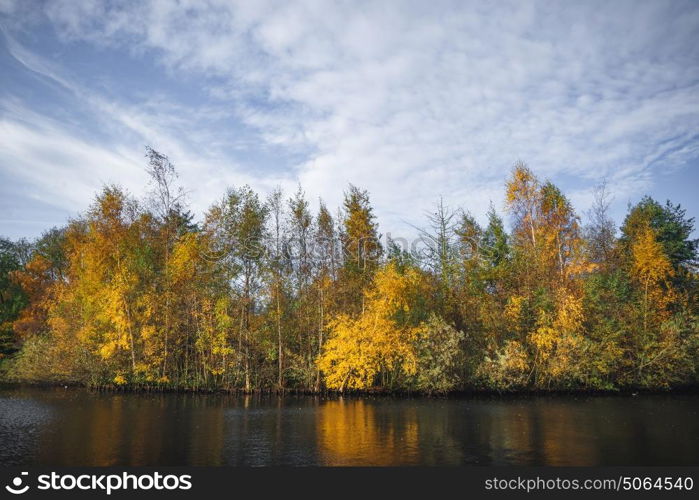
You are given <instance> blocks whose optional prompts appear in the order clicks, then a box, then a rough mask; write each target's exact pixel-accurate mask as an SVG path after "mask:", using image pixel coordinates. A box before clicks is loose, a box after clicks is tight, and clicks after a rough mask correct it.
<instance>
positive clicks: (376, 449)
mask: <svg viewBox="0 0 699 500" xmlns="http://www.w3.org/2000/svg"><path fill="white" fill-rule="evenodd" d="M698 442H699V397H698V396H680V395H677V396H640V397H636V398H631V397H628V398H627V397H594V398H593V397H583V398H580V397H535V398H534V397H532V398H505V399H501V398H471V399H419V398H416V399H390V398H366V399H360V398H339V399H319V398H311V397H289V398H274V397H252V396H246V397H235V396H226V395H192V394H123V393H115V394H111V393H95V392H90V391H86V390H63V389H36V388H16V387H3V388H0V465H22V464H26V465H31V464H40V465H54V466H70V465H100V466H102V465H187V464H191V465H316V464H317V465H413V464H414V465H459V464H496V465H499V464H521V465H596V464H599V465H697V464H699V446H697V443H698Z"/></svg>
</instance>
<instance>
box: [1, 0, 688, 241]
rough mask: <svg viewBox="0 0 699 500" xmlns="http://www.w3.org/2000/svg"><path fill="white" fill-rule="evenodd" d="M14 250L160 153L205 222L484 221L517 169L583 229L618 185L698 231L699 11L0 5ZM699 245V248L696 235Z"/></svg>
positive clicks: (632, 5)
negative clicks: (297, 213) (283, 213)
mask: <svg viewBox="0 0 699 500" xmlns="http://www.w3.org/2000/svg"><path fill="white" fill-rule="evenodd" d="M0 30H1V33H0V235H4V236H9V237H12V238H19V237H35V236H37V235H39V234H40V233H41V232H42V231H43V230H45V229H48V228H50V227H51V226H54V225H61V224H63V223H64V222H65V221H66V220H67V219H68V218H69V217H74V216H75V215H77V214H78V213H80V212H82V211H84V210H85V209H86V208H87V206H88V205H89V203H90V201H91V200H92V198H93V197H94V194H95V192H96V191H97V190H99V189H100V186H101V185H102V184H104V183H108V182H109V183H118V184H121V185H122V186H124V187H125V188H127V189H128V190H129V191H130V192H131V193H133V194H134V195H137V196H141V195H143V194H144V193H145V191H146V190H147V178H146V175H145V172H144V169H143V167H144V164H145V161H144V158H143V154H144V153H143V150H144V146H145V145H147V144H148V145H151V146H152V147H154V148H156V149H158V150H160V151H161V152H164V153H166V154H168V155H169V156H170V157H171V159H172V160H173V162H174V163H175V164H176V166H177V168H178V170H179V172H180V180H181V182H182V184H183V185H184V186H185V187H186V188H187V189H188V191H189V194H188V198H189V202H190V205H191V208H192V209H193V210H194V211H195V212H196V213H197V214H198V215H199V216H201V215H202V214H203V212H204V211H205V210H206V208H207V207H208V206H209V205H210V204H211V203H212V202H213V201H215V200H217V199H218V198H219V197H220V196H222V194H223V192H224V191H225V188H226V186H233V185H241V184H244V183H246V184H249V185H251V186H252V187H253V188H255V189H257V190H259V191H260V192H261V193H266V192H269V191H270V190H271V189H273V188H274V187H276V186H281V187H282V188H283V189H285V190H286V192H288V193H291V192H293V191H295V190H296V186H297V185H298V183H299V182H300V183H301V184H302V185H303V187H304V188H305V190H306V193H307V195H308V197H309V198H310V199H311V200H317V199H318V197H322V198H323V199H324V200H325V201H326V202H327V203H328V204H329V205H330V206H333V207H335V206H337V205H338V204H339V203H340V201H341V198H342V192H343V190H344V189H345V187H346V185H347V183H348V182H352V183H354V184H356V185H359V186H361V187H364V188H366V189H368V190H369V191H370V193H371V195H372V201H373V203H374V205H375V207H376V213H377V215H378V216H379V221H380V223H381V230H382V232H384V233H386V232H389V233H391V234H393V235H394V236H396V235H404V234H411V233H412V232H413V231H414V230H413V229H412V228H411V225H422V224H424V214H425V212H426V211H428V210H430V209H431V208H433V206H434V203H435V202H436V201H437V199H438V198H439V196H442V197H443V198H444V200H445V202H446V203H447V204H448V205H450V206H451V207H454V208H456V207H463V208H465V209H468V210H469V211H471V212H472V213H473V214H474V215H476V216H477V217H478V218H479V219H481V220H483V218H484V217H483V216H484V214H485V212H486V210H487V208H488V204H489V203H490V202H491V201H492V202H493V203H494V204H495V206H496V208H497V209H498V210H500V211H502V208H503V206H502V201H503V183H504V180H505V178H506V176H507V174H508V172H509V170H510V168H511V166H512V165H513V164H514V163H515V161H517V160H520V159H521V160H524V161H525V162H527V163H528V164H529V166H530V167H531V168H532V169H533V170H534V171H535V172H536V173H537V174H538V175H539V176H540V177H542V178H548V179H550V180H552V181H553V182H555V183H556V184H558V185H559V186H561V187H562V188H563V190H564V191H565V192H566V193H567V194H568V195H569V197H570V198H571V199H572V200H573V203H574V204H575V206H576V208H577V210H578V212H579V213H580V214H581V215H582V216H583V220H584V219H585V217H584V214H585V211H586V210H587V209H588V208H589V205H590V202H591V199H592V191H593V188H594V186H595V185H596V184H598V183H599V182H600V180H602V179H606V181H607V184H608V187H609V189H610V191H611V193H612V195H613V203H612V214H613V215H614V217H615V218H616V219H617V221H620V220H621V219H622V217H623V215H624V213H625V211H626V207H627V205H628V204H629V203H634V202H636V201H638V200H639V199H640V197H641V196H643V195H644V194H650V195H651V196H653V197H656V198H658V199H660V200H663V201H664V200H665V199H666V198H670V199H671V200H672V201H674V202H675V203H681V204H682V205H683V206H684V207H685V208H686V209H687V212H688V215H690V216H699V200H697V194H696V193H697V186H698V185H699V182H698V181H699V43H698V42H699V2H696V1H689V2H679V1H677V2H661V1H636V2H622V1H615V2H592V1H590V2H551V1H549V2H506V1H497V2H493V1H489V2H485V1H483V2H472V3H471V2H465V1H457V2H442V1H430V2H423V1H414V2H411V1H374V2H358V1H352V2H331V1H322V2H321V1H318V2H312V1H303V2H296V1H293V2H289V1H283V2H267V1H254V2H250V1H247V2H231V1H220V2H219V1H213V0H212V1H180V2H175V1H151V2H148V1H138V2H135V1H134V2H129V1H125V2H115V3H109V2H97V1H75V0H71V1H61V0H56V1H52V2H39V1H12V0H9V1H8V0H0ZM695 234H696V233H695Z"/></svg>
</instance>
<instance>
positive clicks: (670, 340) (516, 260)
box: [0, 148, 699, 395]
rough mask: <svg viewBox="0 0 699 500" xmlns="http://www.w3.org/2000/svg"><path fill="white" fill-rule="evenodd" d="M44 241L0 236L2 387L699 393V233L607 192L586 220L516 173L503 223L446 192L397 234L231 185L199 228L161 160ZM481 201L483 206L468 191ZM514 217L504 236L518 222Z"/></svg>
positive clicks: (300, 198) (366, 212)
mask: <svg viewBox="0 0 699 500" xmlns="http://www.w3.org/2000/svg"><path fill="white" fill-rule="evenodd" d="M146 158H147V162H146V169H147V172H148V174H149V176H150V178H151V180H152V182H151V186H150V191H149V194H148V195H147V197H146V198H145V199H142V200H137V199H135V198H133V197H132V196H130V195H129V194H128V193H127V192H125V191H124V190H123V189H121V188H119V187H118V186H105V187H104V188H103V190H102V191H101V192H100V193H98V194H97V196H96V198H95V201H94V202H93V204H92V205H91V206H90V207H89V209H88V210H87V211H86V212H85V213H84V214H83V215H81V216H79V217H77V218H76V219H74V220H70V221H68V223H67V224H66V225H65V226H64V227H60V228H54V229H52V230H50V231H47V232H46V233H45V234H44V235H42V236H41V237H40V238H38V239H37V240H36V241H33V242H28V241H26V240H19V241H10V240H7V239H0V299H1V300H0V381H2V382H3V383H5V382H12V383H32V384H54V385H68V386H84V387H88V388H93V389H97V390H118V391H132V390H134V391H144V392H145V391H163V392H164V391H179V392H191V391H196V392H229V393H242V394H277V393H284V394H367V395H384V394H396V395H398V394H427V395H434V394H467V393H468V394H540V393H546V394H558V393H566V394H568V393H573V394H598V393H599V394H629V393H630V394H633V393H635V392H638V391H641V392H644V393H645V392H667V391H677V392H682V391H687V390H689V391H694V390H695V389H696V388H697V387H699V276H698V271H697V269H698V268H697V264H698V253H697V247H698V244H699V240H694V239H691V234H692V231H693V228H694V219H692V218H688V217H686V212H685V211H684V210H683V209H682V208H681V207H680V206H679V205H674V204H673V203H672V202H670V201H669V200H668V201H667V202H666V203H665V204H661V203H658V202H657V201H655V200H653V199H651V198H650V197H645V198H643V199H642V200H641V201H639V202H638V203H637V204H636V205H633V206H629V209H628V213H627V215H626V217H625V219H624V221H623V223H622V225H621V227H620V228H617V227H616V226H615V224H614V222H613V221H612V219H611V218H610V215H609V206H610V199H611V198H610V196H611V194H610V193H609V192H608V191H607V189H606V187H605V186H604V185H600V186H599V187H598V188H597V189H596V191H595V200H594V203H593V205H592V208H591V210H590V211H589V213H587V214H586V217H585V222H584V223H583V222H582V219H581V217H580V216H579V215H578V214H577V213H576V212H575V210H574V208H573V206H572V204H571V202H570V200H569V199H568V198H567V197H566V196H565V194H564V193H563V192H562V191H561V190H560V189H559V188H558V187H556V186H555V185H554V184H552V183H551V182H549V181H546V180H541V179H539V178H538V177H537V176H536V175H535V174H534V172H533V171H532V170H531V169H529V168H528V167H527V166H526V165H525V164H523V163H521V162H519V163H517V164H515V165H514V166H513V168H512V171H511V172H510V175H509V177H508V178H507V179H506V181H505V207H504V214H503V215H501V214H500V213H498V211H497V210H496V209H495V207H493V206H492V205H491V207H490V210H489V211H488V213H487V223H486V224H485V225H483V226H482V225H480V224H479V223H478V221H477V219H476V218H475V217H474V216H473V215H472V214H471V213H469V212H468V211H466V210H464V209H461V208H459V209H451V208H449V207H447V206H446V205H445V204H444V203H443V202H442V201H441V200H440V201H439V202H437V204H436V206H435V208H434V210H433V211H431V212H430V213H429V214H428V215H427V222H426V227H425V228H422V229H417V228H416V233H417V237H416V238H414V239H412V240H410V241H408V240H406V239H403V238H389V237H387V238H383V237H382V236H381V234H380V233H379V227H378V223H377V221H376V218H375V216H374V213H373V209H372V206H371V203H370V199H369V193H368V192H366V191H364V190H362V189H359V188H357V187H355V186H352V185H350V186H349V187H348V188H347V190H346V192H345V196H344V202H343V204H342V207H341V208H340V209H338V210H337V212H335V213H333V212H332V211H331V210H330V209H328V208H327V207H326V205H325V204H324V203H323V202H322V200H321V201H319V208H318V210H317V211H315V212H314V213H312V211H311V208H310V204H309V202H308V200H307V199H306V196H305V194H304V192H303V190H302V188H301V187H299V188H298V190H297V191H296V192H295V193H293V194H292V195H291V196H290V197H287V196H285V195H284V194H283V193H282V192H281V190H279V189H277V190H274V191H273V192H272V193H271V194H270V195H269V196H267V197H266V198H263V197H261V196H260V195H258V194H257V193H255V192H254V191H253V190H252V189H250V188H249V187H248V186H243V187H238V188H230V189H228V190H227V191H226V192H225V194H224V195H223V197H222V198H221V199H220V200H219V201H218V202H216V203H214V204H213V205H212V206H211V208H210V209H209V210H208V211H207V212H206V213H205V214H204V215H203V218H202V219H201V221H200V222H195V216H194V214H192V213H191V212H190V211H189V209H188V208H187V202H186V196H185V194H186V193H185V191H184V189H183V188H182V187H180V186H179V185H178V181H177V175H176V172H175V168H174V166H173V165H172V163H171V162H170V160H169V159H168V157H167V156H165V155H163V154H161V153H159V152H157V151H154V150H153V149H151V148H146ZM464 201H465V203H466V202H467V201H468V200H464ZM504 216H506V217H507V220H508V222H509V224H508V225H509V227H510V230H509V231H508V230H507V229H506V224H505V222H504Z"/></svg>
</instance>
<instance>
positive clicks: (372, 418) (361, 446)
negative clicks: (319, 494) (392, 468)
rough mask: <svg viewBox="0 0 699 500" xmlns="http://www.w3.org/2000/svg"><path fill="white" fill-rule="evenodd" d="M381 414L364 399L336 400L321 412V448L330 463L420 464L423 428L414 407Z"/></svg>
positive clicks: (318, 425)
mask: <svg viewBox="0 0 699 500" xmlns="http://www.w3.org/2000/svg"><path fill="white" fill-rule="evenodd" d="M397 417H398V415H397V414H396V413H386V414H383V415H381V414H380V413H379V412H378V411H377V409H376V407H375V405H373V404H371V403H367V402H365V401H363V400H344V399H342V398H341V399H339V400H334V401H327V402H325V403H323V404H321V405H320V406H319V408H318V413H317V425H316V430H317V431H316V432H317V437H318V450H319V453H320V455H321V456H322V457H323V463H325V464H327V465H407V464H415V463H418V457H419V454H418V437H419V428H418V421H417V414H416V412H415V409H414V408H409V409H406V411H405V412H404V413H401V414H400V415H399V418H397Z"/></svg>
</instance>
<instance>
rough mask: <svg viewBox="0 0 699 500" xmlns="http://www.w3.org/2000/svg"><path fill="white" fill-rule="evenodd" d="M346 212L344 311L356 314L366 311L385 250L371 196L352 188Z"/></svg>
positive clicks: (343, 234)
mask: <svg viewBox="0 0 699 500" xmlns="http://www.w3.org/2000/svg"><path fill="white" fill-rule="evenodd" d="M343 208H344V214H343V219H342V232H341V234H340V240H341V242H342V258H343V265H342V268H341V270H340V279H339V281H340V289H341V293H342V297H343V307H345V308H346V309H347V310H348V311H351V312H354V311H358V310H361V309H363V307H364V290H365V289H366V288H367V287H368V286H369V284H370V283H371V281H372V279H373V276H374V272H375V271H376V269H377V267H378V263H379V258H380V257H381V254H382V251H383V250H382V247H381V242H380V241H379V235H378V226H377V224H376V222H375V219H376V218H375V216H374V212H373V209H372V207H371V204H370V203H369V193H368V192H367V191H363V190H360V189H359V188H357V187H356V186H352V185H350V187H349V190H348V191H347V192H346V193H345V199H344V203H343Z"/></svg>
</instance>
